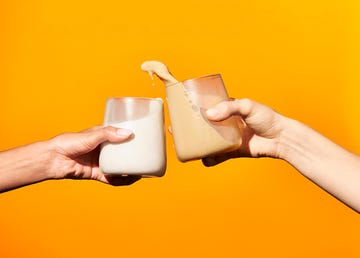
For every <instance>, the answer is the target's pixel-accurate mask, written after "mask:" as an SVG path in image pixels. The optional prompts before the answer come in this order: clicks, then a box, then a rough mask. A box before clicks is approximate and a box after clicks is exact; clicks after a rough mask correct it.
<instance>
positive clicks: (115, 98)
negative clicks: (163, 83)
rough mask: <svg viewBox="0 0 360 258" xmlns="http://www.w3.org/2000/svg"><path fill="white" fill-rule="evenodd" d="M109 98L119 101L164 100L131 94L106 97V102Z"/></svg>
mask: <svg viewBox="0 0 360 258" xmlns="http://www.w3.org/2000/svg"><path fill="white" fill-rule="evenodd" d="M110 100H119V101H120V100H121V101H160V102H162V103H163V102H164V100H163V99H162V98H160V97H158V98H148V97H132V96H119V97H108V98H106V102H108V101H110Z"/></svg>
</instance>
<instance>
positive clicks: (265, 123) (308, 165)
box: [203, 99, 360, 212]
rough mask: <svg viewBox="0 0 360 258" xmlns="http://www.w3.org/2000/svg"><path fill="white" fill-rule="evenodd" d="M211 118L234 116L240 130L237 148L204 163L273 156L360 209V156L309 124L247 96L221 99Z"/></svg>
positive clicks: (208, 164) (357, 209)
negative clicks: (222, 100) (237, 98)
mask: <svg viewBox="0 0 360 258" xmlns="http://www.w3.org/2000/svg"><path fill="white" fill-rule="evenodd" d="M207 115H208V118H209V119H211V120H214V121H220V120H223V119H226V118H227V117H229V116H231V115H237V116H238V117H239V119H240V123H239V125H240V127H241V129H242V132H243V144H242V146H241V147H240V149H239V150H237V151H235V152H232V153H228V154H225V155H221V156H216V157H209V158H206V159H204V160H203V162H204V164H205V165H207V166H212V165H216V164H218V163H220V162H223V161H225V160H226V159H229V158H235V157H242V156H250V157H263V156H266V157H273V158H279V159H283V160H285V161H287V162H288V163H290V164H291V165H292V166H294V167H295V168H296V169H297V170H298V171H299V172H300V173H301V174H302V175H304V176H305V177H307V178H308V179H310V180H311V181H313V182H314V183H316V184H317V185H318V186H320V187H321V188H323V189H324V190H326V191H327V192H329V193H330V194H332V195H333V196H335V197H336V198H338V199H339V200H341V201H342V202H344V203H345V204H347V205H348V206H350V207H352V208H353V209H354V210H356V211H357V212H360V157H359V156H357V155H355V154H353V153H351V152H349V151H347V150H345V149H344V148H342V147H340V146H339V145H337V144H335V143H334V142H332V141H330V140H329V139H327V138H326V137H324V136H323V135H321V134H319V133H318V132H316V131H315V130H313V129H311V128H309V127H308V126H306V125H304V124H302V123H300V122H298V121H296V120H293V119H290V118H287V117H285V116H282V115H280V114H279V113H277V112H275V111H274V110H272V109H271V108H269V107H267V106H264V105H262V104H260V103H256V102H254V101H252V100H249V99H242V100H235V101H228V102H222V103H220V104H219V105H217V106H216V107H214V109H210V110H208V112H207Z"/></svg>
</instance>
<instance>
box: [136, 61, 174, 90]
mask: <svg viewBox="0 0 360 258" xmlns="http://www.w3.org/2000/svg"><path fill="white" fill-rule="evenodd" d="M141 70H143V71H144V72H147V73H148V74H149V75H150V77H151V79H152V80H153V85H154V74H156V75H157V76H158V77H159V78H160V79H161V80H162V81H163V82H164V84H165V85H166V86H170V85H172V84H175V83H178V80H176V79H175V78H174V77H173V76H172V75H171V73H170V72H169V70H168V68H167V67H166V65H165V64H163V63H161V62H159V61H146V62H144V63H142V65H141Z"/></svg>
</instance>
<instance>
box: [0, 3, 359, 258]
mask: <svg viewBox="0 0 360 258" xmlns="http://www.w3.org/2000/svg"><path fill="white" fill-rule="evenodd" d="M359 17H360V6H359V4H358V1H357V0H353V1H352V0H343V1H333V0H326V1H325V0H319V1H313V0H311V1H310V0H303V1H289V0H272V1H269V0H257V1H236V0H232V1H231V0H223V1H219V2H217V1H212V2H211V1H194V0H182V1H178V2H176V1H175V2H173V1H164V0H153V1H126V2H125V1H115V0H104V1H84V0H77V1H73V0H72V1H70V0H62V1H58V0H56V1H40V0H33V1H27V0H14V1H1V2H0V117H1V127H0V128H1V129H0V133H1V134H0V135H1V141H0V149H2V150H5V149H8V148H12V147H15V146H19V145H22V144H26V143H30V142H33V141H38V140H44V139H48V138H50V137H52V136H54V135H57V134H59V133H62V132H66V131H78V130H82V129H84V128H88V127H91V126H93V125H96V124H101V123H102V119H103V113H104V108H105V100H106V98H107V97H112V96H146V97H163V98H164V97H165V91H164V89H163V87H162V85H161V83H159V81H157V86H156V87H152V86H151V81H150V79H149V77H148V75H147V74H145V73H143V72H141V71H140V64H141V63H142V62H143V61H145V60H148V59H157V60H161V61H163V62H165V63H166V64H167V65H168V67H169V68H170V70H171V71H172V73H173V74H174V75H175V76H176V77H177V78H178V79H186V78H190V77H195V76H200V75H204V74H210V73H221V74H222V76H223V79H224V81H225V84H226V85H227V88H228V91H229V93H230V95H231V96H234V97H237V98H241V97H249V98H252V99H255V100H257V101H260V102H263V103H265V104H267V105H270V106H272V107H273V108H274V109H276V110H278V111H279V112H281V113H283V114H285V115H287V116H290V117H293V118H296V119H298V120H301V121H303V122H305V123H307V124H309V125H310V126H312V127H313V128H315V129H316V130H318V131H320V132H321V133H323V134H324V135H326V136H327V137H329V138H331V139H333V140H334V141H336V142H337V143H339V144H341V145H342V146H345V147H346V148H349V149H351V150H353V151H355V152H357V153H360V134H359V130H360V104H359V97H360V91H359V81H360V80H359V79H360V70H359V63H360V39H359V35H360V34H359V28H360V18H359ZM168 121H169V120H168V117H166V124H167V125H168V123H169V122H168ZM167 148H168V169H167V173H166V175H165V177H163V178H157V179H143V180H141V181H139V182H137V183H136V184H134V185H132V186H130V187H111V186H108V185H105V184H101V183H99V182H94V181H74V180H63V181H48V182H43V183H40V184H36V185H32V186H28V187H25V188H21V189H18V190H14V191H11V192H7V193H4V194H1V195H0V257H36V258H39V257H47V258H49V257H50V258H59V257H66V258H68V257H277V258H279V257H360V247H359V232H360V220H359V215H357V214H356V213H355V212H354V211H352V210H351V209H349V208H347V207H346V206H345V205H343V204H342V203H340V202H338V201H337V200H336V199H334V198H333V197H331V196H329V195H328V194H327V193H325V192H324V191H322V190H321V189H319V188H318V187H316V186H315V185H314V184H313V183H311V182H309V181H307V180H306V179H305V178H304V177H302V176H301V175H300V174H299V173H297V172H296V170H294V168H292V167H291V166H290V165H288V164H287V163H285V162H284V161H280V160H273V159H265V158H264V159H245V158H244V159H238V160H231V161H228V162H226V163H224V164H221V165H219V166H216V167H213V168H204V167H203V166H202V164H201V162H200V161H195V162H189V163H180V162H179V161H177V159H176V156H175V153H174V150H173V148H172V139H171V137H170V135H167ZM359 187H360V186H359Z"/></svg>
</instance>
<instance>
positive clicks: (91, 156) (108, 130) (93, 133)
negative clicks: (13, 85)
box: [0, 127, 139, 193]
mask: <svg viewBox="0 0 360 258" xmlns="http://www.w3.org/2000/svg"><path fill="white" fill-rule="evenodd" d="M131 134H132V132H130V131H128V130H125V129H117V128H113V127H93V128H91V129H88V130H85V131H82V132H79V133H65V134H61V135H58V136H56V137H54V138H52V139H50V140H48V141H43V142H36V143H32V144H29V145H25V146H22V147H18V148H14V149H11V150H7V151H3V152H0V164H1V165H0V193H1V192H5V191H9V190H12V189H15V188H18V187H22V186H25V185H29V184H33V183H37V182H41V181H44V180H49V179H63V178H73V179H77V178H78V179H93V180H98V181H101V182H103V183H108V184H112V185H124V184H131V183H133V182H135V181H137V180H138V179H139V178H138V177H128V178H112V177H106V176H105V175H104V174H103V173H102V172H101V170H100V168H99V165H98V158H99V145H100V144H101V143H102V142H105V141H111V142H122V141H125V140H126V139H127V138H128V137H129V136H130V135H131Z"/></svg>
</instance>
